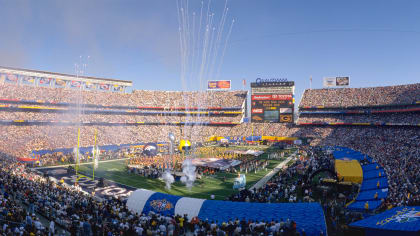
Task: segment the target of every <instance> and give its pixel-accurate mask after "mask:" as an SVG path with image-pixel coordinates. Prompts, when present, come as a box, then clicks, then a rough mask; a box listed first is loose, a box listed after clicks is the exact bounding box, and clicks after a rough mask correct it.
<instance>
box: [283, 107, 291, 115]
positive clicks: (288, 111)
mask: <svg viewBox="0 0 420 236" xmlns="http://www.w3.org/2000/svg"><path fill="white" fill-rule="evenodd" d="M282 113H293V109H292V108H291V107H288V108H280V114H282Z"/></svg>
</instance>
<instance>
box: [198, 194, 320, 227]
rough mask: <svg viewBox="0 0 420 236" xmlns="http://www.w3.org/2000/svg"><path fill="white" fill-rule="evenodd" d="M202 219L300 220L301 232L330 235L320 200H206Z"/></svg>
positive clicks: (201, 212) (222, 220) (297, 225)
mask: <svg viewBox="0 0 420 236" xmlns="http://www.w3.org/2000/svg"><path fill="white" fill-rule="evenodd" d="M198 217H199V218H200V219H203V220H205V219H208V220H209V221H216V220H217V221H218V222H219V223H221V222H227V221H229V220H235V218H238V219H242V218H245V219H253V220H259V221H260V220H264V221H271V220H278V221H280V220H281V219H283V220H284V221H286V220H287V219H290V220H293V221H295V222H296V227H297V229H298V231H301V230H302V229H304V230H305V232H306V234H307V235H319V232H320V231H322V232H323V233H324V235H326V226H325V217H324V212H323V211H322V207H321V205H320V204H319V203H271V204H268V203H249V202H228V201H209V200H208V201H205V202H204V203H203V206H202V207H201V210H200V213H199V214H198Z"/></svg>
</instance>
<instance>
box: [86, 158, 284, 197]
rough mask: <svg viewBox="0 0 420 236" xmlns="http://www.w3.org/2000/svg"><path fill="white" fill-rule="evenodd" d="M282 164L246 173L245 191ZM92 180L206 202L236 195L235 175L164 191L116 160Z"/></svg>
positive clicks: (160, 183) (156, 181) (177, 184)
mask: <svg viewBox="0 0 420 236" xmlns="http://www.w3.org/2000/svg"><path fill="white" fill-rule="evenodd" d="M264 157H265V155H264ZM281 161H282V160H269V165H268V166H267V170H261V171H258V172H257V173H254V172H253V171H252V172H251V173H248V174H246V181H247V185H246V186H247V188H249V187H251V186H252V185H254V184H255V183H256V182H258V180H260V179H261V178H262V177H264V176H265V175H266V174H267V173H268V172H269V171H271V170H272V169H273V168H274V167H275V166H277V165H278V164H279V163H280V162H281ZM79 171H81V172H82V173H85V174H88V175H92V165H80V167H79ZM224 176H226V182H223V177H224ZM95 177H103V178H105V179H109V180H113V181H115V182H118V183H121V184H125V185H128V186H132V187H136V188H145V189H149V190H152V191H157V192H163V193H168V194H173V195H179V196H188V197H196V198H206V199H209V198H210V196H211V195H212V194H213V195H215V197H216V199H220V200H224V199H225V198H226V197H228V196H229V195H231V194H232V193H234V192H235V191H234V190H233V189H232V187H233V181H234V179H235V178H236V177H237V174H231V173H218V174H217V175H216V176H215V177H203V178H202V179H201V180H197V181H196V182H195V183H194V186H193V187H192V189H191V190H189V189H187V188H186V187H185V185H184V184H182V183H181V182H179V181H177V182H175V183H174V184H172V188H171V190H167V189H166V188H165V183H164V182H163V181H161V180H159V179H149V178H145V177H142V176H139V175H136V174H130V173H128V172H127V171H126V169H125V161H124V160H118V161H112V162H104V163H99V167H98V169H96V170H95Z"/></svg>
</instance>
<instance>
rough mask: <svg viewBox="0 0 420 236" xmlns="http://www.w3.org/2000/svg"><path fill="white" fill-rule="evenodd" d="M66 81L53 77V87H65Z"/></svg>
mask: <svg viewBox="0 0 420 236" xmlns="http://www.w3.org/2000/svg"><path fill="white" fill-rule="evenodd" d="M66 84H67V83H66V81H65V80H63V79H55V87H56V88H65V87H66Z"/></svg>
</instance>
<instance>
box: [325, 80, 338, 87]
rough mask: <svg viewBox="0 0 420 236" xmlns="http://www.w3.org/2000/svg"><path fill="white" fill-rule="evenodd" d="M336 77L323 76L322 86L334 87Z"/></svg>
mask: <svg viewBox="0 0 420 236" xmlns="http://www.w3.org/2000/svg"><path fill="white" fill-rule="evenodd" d="M335 86H336V79H335V78H324V87H335Z"/></svg>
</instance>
